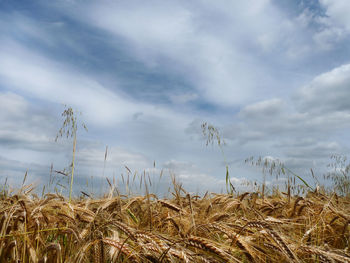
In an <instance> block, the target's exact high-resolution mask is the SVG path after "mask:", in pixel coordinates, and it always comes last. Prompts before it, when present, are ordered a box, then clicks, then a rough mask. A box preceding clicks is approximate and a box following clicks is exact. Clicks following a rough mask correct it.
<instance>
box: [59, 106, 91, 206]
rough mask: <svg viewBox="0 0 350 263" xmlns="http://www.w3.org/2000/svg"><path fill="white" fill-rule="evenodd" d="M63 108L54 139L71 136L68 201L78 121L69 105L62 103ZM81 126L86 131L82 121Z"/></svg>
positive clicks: (71, 182) (70, 195)
mask: <svg viewBox="0 0 350 263" xmlns="http://www.w3.org/2000/svg"><path fill="white" fill-rule="evenodd" d="M64 107H65V110H64V111H63V112H62V114H61V115H62V117H63V118H64V121H63V124H62V127H61V128H60V129H59V131H58V133H57V135H56V139H55V141H56V142H57V140H58V138H59V137H63V136H64V135H66V136H67V138H69V137H73V156H72V163H71V168H72V171H71V179H70V189H69V202H71V200H72V189H73V181H74V162H75V152H76V145H77V130H78V121H77V116H76V113H75V111H74V110H73V109H72V108H71V107H67V105H64ZM80 114H81V113H80ZM81 126H82V127H83V128H84V129H85V130H86V131H87V127H86V125H85V124H84V123H82V124H81Z"/></svg>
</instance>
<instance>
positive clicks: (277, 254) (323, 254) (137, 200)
mask: <svg viewBox="0 0 350 263" xmlns="http://www.w3.org/2000/svg"><path fill="white" fill-rule="evenodd" d="M180 193H181V191H178V192H176V193H175V194H174V195H175V196H174V198H173V199H171V200H164V199H163V200H160V199H158V198H157V197H156V196H155V195H152V194H149V195H147V196H139V197H132V198H130V197H129V198H128V197H124V196H112V195H109V197H106V198H101V199H90V198H89V199H80V200H72V201H71V202H69V200H67V199H65V198H63V197H62V196H59V195H57V194H47V195H46V196H45V197H44V198H38V197H35V195H31V194H30V193H28V192H27V193H23V191H22V192H21V193H19V194H16V195H12V196H8V195H2V196H0V199H1V200H0V215H1V216H0V262H23V263H25V262H57V263H61V262H74V263H75V262H96V263H97V262H98V263H100V262H342V263H343V262H350V253H349V247H350V243H349V239H350V228H349V222H350V199H349V198H345V197H338V196H336V195H325V194H320V193H309V194H308V195H307V196H306V197H298V196H295V197H289V196H287V195H283V194H276V195H274V196H270V197H266V196H265V197H264V198H261V197H260V196H261V195H260V194H257V193H244V194H243V195H240V196H232V195H224V194H211V195H209V194H207V195H205V196H204V197H198V196H195V197H191V196H190V195H189V194H183V195H180Z"/></svg>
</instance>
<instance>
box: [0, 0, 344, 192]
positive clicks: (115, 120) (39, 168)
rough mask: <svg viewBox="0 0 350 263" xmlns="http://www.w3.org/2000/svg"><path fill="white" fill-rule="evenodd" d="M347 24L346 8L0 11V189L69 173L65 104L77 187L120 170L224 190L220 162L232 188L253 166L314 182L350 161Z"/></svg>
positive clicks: (222, 4) (194, 4) (268, 2)
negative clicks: (205, 126)
mask: <svg viewBox="0 0 350 263" xmlns="http://www.w3.org/2000/svg"><path fill="white" fill-rule="evenodd" d="M349 13H350V3H349V2H348V1H347V0H338V1H330V0H319V1H316V0H314V1H311V0H310V1H272V0H258V1H256V0H254V1H247V0H245V1H228V0H226V1H224V0H222V1H221V0H220V1H214V2H213V1H197V0H194V1H164V0H162V1H155V0H154V1H153V0H152V1H148V2H147V4H146V3H145V2H144V1H78V0H76V1H75V0H70V1H68V0H67V1H55V2H50V3H48V2H47V1H4V0H3V1H0V43H1V45H0V121H1V125H0V164H1V165H0V178H1V180H3V181H4V180H5V178H7V177H8V180H9V181H10V183H12V184H13V185H16V184H18V183H19V182H21V180H22V178H23V175H24V173H25V171H26V170H28V172H29V178H28V180H30V181H31V182H34V183H35V184H36V185H39V186H41V185H42V184H45V182H46V181H47V178H48V176H49V170H50V166H51V164H53V166H54V169H56V170H62V169H63V168H64V167H66V166H67V165H68V164H69V160H70V158H71V141H69V140H60V141H59V142H58V143H55V142H54V139H55V136H56V133H57V131H58V129H59V128H60V125H61V123H62V120H61V118H60V113H61V112H62V111H63V106H62V104H67V105H70V106H72V107H73V108H74V109H77V110H79V111H81V112H82V116H81V117H80V119H81V120H82V121H84V122H85V123H86V125H87V126H88V129H89V131H88V133H86V132H84V131H83V130H82V129H81V130H79V131H78V152H77V167H76V174H77V184H76V190H78V189H83V188H84V187H85V186H84V182H85V181H86V179H89V180H92V179H91V178H92V177H93V178H94V179H93V180H97V181H101V180H104V179H103V178H104V177H106V176H107V177H110V178H112V177H115V178H116V180H120V174H121V173H124V174H125V173H126V172H127V171H126V170H125V168H124V165H127V166H128V167H129V168H130V169H131V170H132V171H133V172H135V171H137V172H138V173H139V174H142V173H143V172H144V171H146V172H147V173H149V174H151V175H154V176H158V175H159V174H160V171H161V170H163V171H165V173H166V174H169V173H172V174H175V175H176V176H177V177H178V179H179V181H181V182H183V184H184V187H185V188H186V189H188V190H189V191H203V190H209V191H220V190H221V189H224V188H225V180H224V176H225V165H224V162H223V160H224V159H226V160H227V162H228V163H230V172H231V176H232V178H233V179H232V180H233V181H234V183H235V184H237V185H239V184H240V183H241V182H242V181H243V180H246V179H248V180H258V181H261V174H260V173H259V170H257V169H256V168H255V169H254V168H251V167H249V166H246V165H245V164H244V159H245V158H247V157H249V156H270V157H272V158H279V159H281V160H283V161H284V162H285V163H286V165H287V166H288V167H290V168H291V169H294V170H295V171H297V172H299V173H300V174H302V175H303V176H307V175H306V174H308V173H309V172H308V170H309V169H310V168H313V169H314V170H315V171H316V172H317V176H319V177H321V176H322V174H323V173H324V172H325V171H326V164H327V163H328V162H329V157H330V155H331V154H334V153H338V154H345V155H346V154H348V153H349V137H350V136H349V135H348V134H349V133H348V131H349V126H350V122H349V121H350V102H349V99H350V87H349V85H350V62H349V60H350V46H349V45H348V43H349V40H350V18H349V16H348V14H349ZM203 122H208V123H210V124H213V125H215V126H216V127H217V128H218V129H219V130H220V132H221V134H222V136H223V137H224V138H225V140H226V143H227V144H226V145H225V146H224V152H225V158H223V156H222V155H221V152H220V150H219V149H218V147H215V146H213V147H211V146H209V147H206V145H205V139H204V138H203V136H202V134H201V129H200V125H201V123H203ZM107 145H108V149H109V151H108V158H107V162H106V164H104V152H105V147H106V146H107ZM154 161H155V162H156V166H155V167H154V166H153V164H154ZM104 166H105V168H103V167H104ZM159 187H160V188H162V187H163V188H164V187H165V188H166V187H167V182H165V183H164V184H163V185H161V186H159Z"/></svg>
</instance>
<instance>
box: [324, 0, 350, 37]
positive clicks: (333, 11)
mask: <svg viewBox="0 0 350 263" xmlns="http://www.w3.org/2000/svg"><path fill="white" fill-rule="evenodd" d="M320 3H321V4H322V5H323V6H324V7H325V8H326V14H327V15H328V16H329V17H330V18H331V19H332V20H333V21H334V22H335V23H337V24H338V25H339V26H342V27H345V28H346V29H347V30H348V31H350V17H349V13H350V2H349V1H347V0H337V1H332V0H320Z"/></svg>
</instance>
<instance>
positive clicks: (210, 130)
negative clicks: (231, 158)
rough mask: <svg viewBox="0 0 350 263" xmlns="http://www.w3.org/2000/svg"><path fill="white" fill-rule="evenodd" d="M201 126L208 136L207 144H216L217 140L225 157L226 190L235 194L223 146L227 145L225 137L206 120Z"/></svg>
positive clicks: (204, 133)
mask: <svg viewBox="0 0 350 263" xmlns="http://www.w3.org/2000/svg"><path fill="white" fill-rule="evenodd" d="M201 128H202V134H203V136H205V137H206V138H207V142H206V146H208V145H209V144H210V143H211V144H214V141H216V142H217V144H218V146H219V148H220V151H221V154H222V157H223V158H224V163H225V167H226V190H227V193H229V194H233V192H234V191H235V188H234V186H233V185H232V183H231V179H230V174H229V170H228V163H227V161H226V155H225V153H224V149H223V148H222V146H223V145H225V144H226V143H225V141H224V140H223V139H221V136H220V133H219V130H218V129H217V128H216V127H215V126H213V125H211V124H208V123H207V122H204V123H202V125H201Z"/></svg>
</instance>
